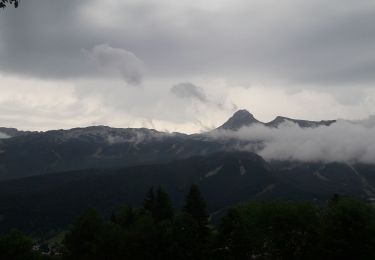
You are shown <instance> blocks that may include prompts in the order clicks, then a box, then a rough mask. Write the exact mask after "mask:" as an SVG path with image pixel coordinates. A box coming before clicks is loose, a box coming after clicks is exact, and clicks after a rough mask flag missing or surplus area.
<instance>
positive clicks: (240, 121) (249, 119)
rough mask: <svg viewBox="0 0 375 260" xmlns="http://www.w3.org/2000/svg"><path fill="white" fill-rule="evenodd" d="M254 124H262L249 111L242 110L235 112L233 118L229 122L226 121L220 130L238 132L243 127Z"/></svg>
mask: <svg viewBox="0 0 375 260" xmlns="http://www.w3.org/2000/svg"><path fill="white" fill-rule="evenodd" d="M254 123H260V122H259V121H258V120H256V119H255V117H254V116H253V114H251V113H250V112H249V111H247V110H245V109H241V110H238V111H237V112H235V113H234V114H233V116H232V117H231V118H229V119H228V121H226V122H225V123H224V124H223V125H222V126H220V127H219V128H218V129H221V130H232V131H237V130H238V129H240V128H241V127H244V126H249V125H252V124H254Z"/></svg>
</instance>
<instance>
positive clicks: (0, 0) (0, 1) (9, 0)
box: [0, 0, 19, 8]
mask: <svg viewBox="0 0 375 260" xmlns="http://www.w3.org/2000/svg"><path fill="white" fill-rule="evenodd" d="M18 4H19V0H0V8H5V7H7V6H8V5H14V7H15V8H17V7H18Z"/></svg>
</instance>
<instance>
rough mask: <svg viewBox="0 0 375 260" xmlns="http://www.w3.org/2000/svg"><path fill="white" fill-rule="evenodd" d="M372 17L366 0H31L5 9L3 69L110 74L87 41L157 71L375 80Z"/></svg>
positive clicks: (374, 10) (314, 82) (0, 30)
mask: <svg viewBox="0 0 375 260" xmlns="http://www.w3.org/2000/svg"><path fill="white" fill-rule="evenodd" d="M374 24H375V5H374V3H373V1H366V0H365V1H355V0H333V1H323V0H317V1H307V0H305V1H297V0H286V1H283V2H280V1H272V0H270V1H260V0H257V1H245V0H234V1H207V2H206V1H204V3H202V2H198V1H181V2H180V1H179V2H178V3H175V2H173V1H169V0H165V1H162V0H158V1H152V2H150V1H144V0H139V1H115V0H109V1H105V2H104V1H88V0H83V1H75V0H65V1H60V0H29V1H23V2H22V5H21V6H20V8H19V9H17V10H13V9H10V8H9V9H6V10H5V11H2V12H1V13H0V37H1V38H0V70H1V71H4V72H8V73H15V74H24V75H28V76H34V77H49V78H72V77H87V76H90V77H92V76H103V75H101V74H99V75H98V74H97V71H95V70H93V68H92V64H89V63H88V61H87V60H86V59H85V55H84V54H83V53H82V50H83V49H84V50H92V49H93V48H94V47H95V46H100V45H101V44H103V43H108V44H109V46H111V47H112V48H118V49H123V50H124V51H127V52H130V53H132V54H134V55H136V57H138V58H139V59H140V60H142V61H143V62H144V63H145V65H146V66H147V69H148V70H147V71H148V75H149V76H150V77H156V78H169V77H170V78H176V77H184V78H186V77H187V76H196V75H198V76H199V75H205V76H213V77H229V78H245V79H250V80H252V81H254V82H267V81H274V82H277V83H279V82H286V83H288V85H293V84H294V85H301V84H302V85H303V84H309V85H311V86H312V87H314V86H318V85H319V86H322V85H324V86H330V85H336V86H337V85H340V86H341V85H356V86H357V85H358V87H360V86H362V85H366V86H368V85H369V84H371V83H374V82H375V74H374V73H373V71H374V69H375V53H374V52H373V46H375V30H373V25H374ZM115 63H116V61H115ZM120 70H121V69H120ZM126 74H128V72H126ZM133 76H134V75H132V76H131V77H133ZM131 77H130V78H131ZM127 80H128V81H129V77H127ZM130 81H132V80H130ZM135 81H136V82H137V81H138V79H136V80H135Z"/></svg>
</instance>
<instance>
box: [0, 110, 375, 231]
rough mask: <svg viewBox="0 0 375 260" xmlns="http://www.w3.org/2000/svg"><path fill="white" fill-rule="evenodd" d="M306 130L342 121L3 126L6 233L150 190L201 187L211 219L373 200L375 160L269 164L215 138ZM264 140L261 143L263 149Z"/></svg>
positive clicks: (2, 226) (2, 219)
mask: <svg viewBox="0 0 375 260" xmlns="http://www.w3.org/2000/svg"><path fill="white" fill-rule="evenodd" d="M290 122H292V123H294V124H297V125H298V126H299V127H301V128H309V127H310V128H316V127H321V126H330V125H331V124H333V123H334V122H335V121H334V120H331V121H306V120H295V119H290V118H286V117H277V118H275V119H274V120H273V121H271V122H269V123H262V122H260V121H258V120H257V119H255V118H254V116H253V115H252V114H251V113H249V112H248V111H246V110H240V111H238V112H236V113H235V114H234V115H233V116H232V117H231V118H230V119H229V120H228V121H227V122H225V123H224V124H223V125H222V126H220V127H218V128H217V129H214V130H212V131H210V132H207V133H201V134H193V135H187V134H181V133H165V132H159V131H156V130H153V129H145V128H139V129H134V128H124V129H122V128H111V127H107V126H92V127H86V128H74V129H70V130H53V131H47V132H23V131H18V130H16V129H12V128H0V133H2V134H3V135H2V139H0V232H1V231H4V230H7V229H9V228H13V227H17V228H19V229H21V230H23V231H27V232H31V233H35V232H41V231H49V230H59V229H63V228H65V227H66V225H68V224H70V223H72V221H73V219H74V218H75V217H76V216H77V215H78V214H79V213H80V212H81V211H82V210H83V209H85V208H88V207H95V208H97V209H99V210H100V211H101V212H102V213H104V214H107V215H108V214H110V212H111V211H112V210H113V209H114V208H116V207H118V206H120V205H121V204H124V203H126V204H130V205H133V206H139V205H141V202H142V199H143V198H144V195H145V193H146V191H147V189H148V188H149V187H151V186H158V185H160V186H163V187H164V188H165V189H166V190H167V191H168V192H169V193H170V194H171V196H172V199H173V201H174V203H175V205H176V206H177V207H178V208H180V207H181V205H182V202H183V199H184V196H185V194H186V193H187V191H188V188H189V186H190V185H191V184H192V183H196V184H198V186H199V187H200V188H201V190H202V193H203V195H204V197H205V198H206V200H207V203H208V206H209V210H210V213H211V214H212V217H213V218H215V216H218V215H220V214H222V213H223V212H224V211H225V210H226V209H227V208H228V207H230V206H233V205H234V204H237V203H241V202H243V201H247V200H250V199H258V200H268V199H284V200H303V201H311V202H315V203H318V204H324V203H326V201H327V200H328V199H329V198H330V197H331V196H333V194H334V193H338V194H343V195H349V196H354V197H357V198H360V199H362V200H366V201H373V200H375V165H366V164H353V163H323V162H295V161H265V160H264V159H263V158H262V157H261V156H259V155H258V154H256V153H254V151H251V149H250V150H247V151H246V152H244V151H238V150H236V149H235V148H234V147H236V146H237V145H238V144H240V143H241V142H244V141H243V140H236V139H235V138H229V139H218V138H212V134H213V133H217V132H220V131H231V132H233V131H234V132H235V131H238V130H239V129H241V128H242V127H248V126H252V125H255V124H259V125H262V126H264V127H270V128H275V127H279V126H280V125H281V124H282V123H290ZM257 145H258V144H257V143H256V144H254V146H255V147H256V146H257Z"/></svg>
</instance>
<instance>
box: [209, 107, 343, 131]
mask: <svg viewBox="0 0 375 260" xmlns="http://www.w3.org/2000/svg"><path fill="white" fill-rule="evenodd" d="M288 122H291V123H295V124H297V125H298V126H299V127H302V128H315V127H319V126H330V125H331V124H333V123H335V122H336V120H322V121H309V120H300V119H292V118H288V117H283V116H277V117H276V118H275V119H274V120H272V121H271V122H268V123H263V122H261V121H259V120H257V119H256V118H255V117H254V116H253V114H251V113H250V112H249V111H247V110H244V109H243V110H238V111H237V112H235V113H234V114H233V116H232V117H231V118H229V119H228V121H226V122H225V123H224V124H223V125H221V126H220V127H218V128H217V129H216V130H230V131H237V130H239V129H240V128H242V127H248V126H251V125H253V124H259V125H263V126H267V127H279V126H280V125H281V124H283V123H288Z"/></svg>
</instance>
